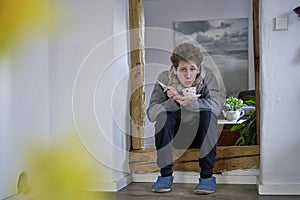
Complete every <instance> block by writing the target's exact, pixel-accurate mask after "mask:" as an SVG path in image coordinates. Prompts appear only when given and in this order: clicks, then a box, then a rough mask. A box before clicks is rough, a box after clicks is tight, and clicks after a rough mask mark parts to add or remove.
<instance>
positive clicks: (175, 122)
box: [155, 110, 218, 178]
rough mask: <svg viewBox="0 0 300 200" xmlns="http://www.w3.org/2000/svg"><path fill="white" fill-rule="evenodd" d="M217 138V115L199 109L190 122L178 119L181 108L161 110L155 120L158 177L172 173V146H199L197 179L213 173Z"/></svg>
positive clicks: (180, 147)
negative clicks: (163, 111)
mask: <svg viewBox="0 0 300 200" xmlns="http://www.w3.org/2000/svg"><path fill="white" fill-rule="evenodd" d="M217 141H218V131H217V116H216V115H214V114H213V113H212V112H211V111H201V112H199V116H198V117H197V119H195V120H194V121H193V123H189V124H187V123H183V122H181V111H180V110H179V111H177V112H165V113H161V114H160V115H159V116H158V118H157V121H156V123H155V145H156V150H157V165H158V167H159V168H160V173H161V176H170V175H172V173H173V148H176V149H188V148H199V149H200V151H199V166H200V168H201V171H200V176H201V178H209V177H211V176H212V174H213V168H214V164H215V160H216V144H217Z"/></svg>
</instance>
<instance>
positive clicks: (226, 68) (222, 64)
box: [174, 18, 249, 96]
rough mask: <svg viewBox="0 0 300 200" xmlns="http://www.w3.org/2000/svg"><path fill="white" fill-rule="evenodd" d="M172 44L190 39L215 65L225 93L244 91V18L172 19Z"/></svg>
mask: <svg viewBox="0 0 300 200" xmlns="http://www.w3.org/2000/svg"><path fill="white" fill-rule="evenodd" d="M174 31H175V38H174V39H175V44H176V45H177V44H180V43H183V42H186V40H190V39H192V40H194V41H196V42H197V43H198V44H200V45H201V46H202V47H203V48H204V49H205V51H206V52H207V53H208V55H209V56H210V57H211V58H212V59H213V61H214V62H215V64H216V65H217V66H218V68H219V70H220V73H221V75H222V78H223V82H224V85H225V88H226V96H238V93H239V92H240V91H243V90H248V82H249V81H248V71H249V70H248V65H249V64H248V63H249V62H248V18H235V19H213V20H201V21H184V22H174Z"/></svg>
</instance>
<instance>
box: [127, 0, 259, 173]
mask: <svg viewBox="0 0 300 200" xmlns="http://www.w3.org/2000/svg"><path fill="white" fill-rule="evenodd" d="M252 2H253V46H254V48H253V49H254V70H255V92H256V115H257V140H258V144H259V143H260V79H259V77H260V76H259V74H260V48H259V0H252ZM129 15H130V29H137V30H139V31H138V32H137V33H136V34H137V35H138V37H136V35H131V36H132V37H134V38H132V37H131V39H130V41H131V45H133V44H139V45H140V46H139V47H138V49H140V51H139V53H136V54H131V67H132V68H134V67H136V66H138V67H141V68H142V69H141V70H140V71H139V72H142V73H143V72H144V63H145V62H144V60H143V59H144V49H143V48H144V46H143V43H144V35H143V32H141V31H143V30H144V28H145V27H144V5H143V0H129ZM134 20H135V21H134ZM135 40H138V41H135ZM131 49H132V48H131ZM131 52H133V51H131ZM136 55H138V56H136ZM141 80H144V74H141V73H139V74H138V77H137V76H136V74H135V75H132V76H131V82H132V83H133V85H136V84H138V85H139V86H141V87H142V89H141V90H140V92H138V93H131V94H132V98H131V99H135V100H134V101H131V102H130V105H131V107H135V108H136V109H137V110H138V111H137V112H135V113H134V112H131V119H132V120H141V119H138V118H139V117H142V116H143V117H145V113H146V110H145V90H144V88H143V86H144V83H142V82H140V81H141ZM137 81H138V83H136V82H137ZM136 113H137V114H136ZM142 120H144V118H143V119H142ZM138 125H139V126H138V128H136V123H131V126H132V128H131V136H132V137H131V138H132V139H131V140H132V150H131V151H130V152H129V165H130V169H131V172H132V173H149V172H158V171H159V169H158V167H157V166H156V151H155V149H144V141H143V138H144V127H143V126H144V121H139V124H138ZM136 136H138V137H136ZM197 152H198V149H188V150H186V152H185V153H183V154H182V155H181V156H180V157H179V158H178V159H177V160H176V161H174V170H175V171H196V172H198V171H199V165H198V153H197ZM174 153H175V154H176V152H174ZM259 158H260V147H259V145H255V146H229V147H222V146H219V147H217V160H216V166H215V169H214V170H215V171H214V172H215V173H220V172H223V171H230V170H235V169H249V168H253V167H257V168H258V167H259Z"/></svg>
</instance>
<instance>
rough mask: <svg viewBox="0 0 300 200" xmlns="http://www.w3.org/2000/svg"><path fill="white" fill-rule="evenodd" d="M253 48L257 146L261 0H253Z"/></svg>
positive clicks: (258, 141)
mask: <svg viewBox="0 0 300 200" xmlns="http://www.w3.org/2000/svg"><path fill="white" fill-rule="evenodd" d="M253 46H254V71H255V92H256V93H255V94H256V95H255V99H256V129H257V144H260V80H259V77H260V76H259V74H260V51H259V0H253Z"/></svg>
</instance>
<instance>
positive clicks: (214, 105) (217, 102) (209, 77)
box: [183, 70, 222, 116]
mask: <svg viewBox="0 0 300 200" xmlns="http://www.w3.org/2000/svg"><path fill="white" fill-rule="evenodd" d="M204 84H205V85H204V87H203V88H202V90H201V96H200V97H199V98H198V99H197V101H195V102H193V103H190V104H188V105H186V106H183V108H184V109H186V110H189V111H193V112H199V111H202V110H209V111H212V112H213V113H214V114H216V115H217V116H218V115H219V114H220V112H221V101H222V100H221V96H220V93H219V86H218V82H217V80H216V78H215V76H214V75H213V73H212V72H211V71H209V70H207V74H206V76H205V78H204Z"/></svg>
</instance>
